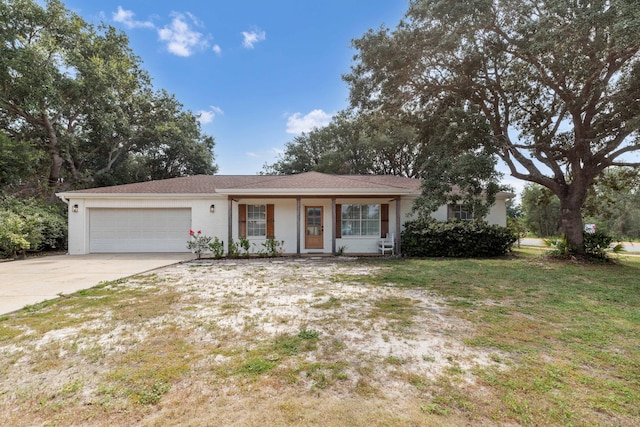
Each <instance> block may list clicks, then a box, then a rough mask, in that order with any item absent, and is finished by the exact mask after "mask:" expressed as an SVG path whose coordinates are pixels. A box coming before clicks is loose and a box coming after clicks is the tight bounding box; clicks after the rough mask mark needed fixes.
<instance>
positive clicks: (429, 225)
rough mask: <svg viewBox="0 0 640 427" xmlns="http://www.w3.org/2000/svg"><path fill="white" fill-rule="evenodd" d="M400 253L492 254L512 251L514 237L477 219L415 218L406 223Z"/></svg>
mask: <svg viewBox="0 0 640 427" xmlns="http://www.w3.org/2000/svg"><path fill="white" fill-rule="evenodd" d="M401 237H402V238H401V245H402V252H403V253H404V254H405V255H407V256H413V257H457V258H460V257H492V256H500V255H504V254H505V253H507V252H508V251H509V250H511V247H512V246H513V244H514V242H515V241H516V240H517V236H516V235H515V234H514V233H513V232H512V231H511V230H509V229H508V228H506V227H500V226H498V225H488V224H486V223H484V222H479V221H446V222H437V221H435V220H431V219H428V220H415V221H409V222H407V223H405V228H404V230H403V231H402V236H401Z"/></svg>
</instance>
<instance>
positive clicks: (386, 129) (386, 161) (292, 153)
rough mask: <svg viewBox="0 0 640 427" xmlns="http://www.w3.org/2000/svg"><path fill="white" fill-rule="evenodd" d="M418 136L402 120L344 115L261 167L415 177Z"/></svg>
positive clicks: (285, 171) (275, 171) (292, 143)
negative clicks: (270, 163)
mask: <svg viewBox="0 0 640 427" xmlns="http://www.w3.org/2000/svg"><path fill="white" fill-rule="evenodd" d="M418 136H419V135H418V132H417V131H416V129H415V127H413V126H409V125H407V124H406V123H403V122H400V121H393V120H390V119H389V118H386V117H375V116H371V117H365V116H363V115H358V114H356V113H354V112H353V111H342V112H340V113H339V114H337V115H336V116H335V117H334V118H333V119H332V121H331V123H329V125H327V126H325V127H323V128H319V129H318V128H317V129H314V130H312V131H310V132H308V133H303V134H302V135H300V136H297V137H295V138H294V139H293V141H290V142H288V143H287V144H286V146H285V151H284V153H283V154H282V156H281V158H280V160H278V161H277V162H276V163H274V164H272V165H265V168H264V169H265V173H268V174H281V175H288V174H294V173H301V172H308V171H312V170H313V171H317V172H324V173H335V174H364V175H366V174H389V175H400V176H407V177H415V176H417V174H418V171H419V167H420V165H421V163H422V162H423V160H424V159H423V152H422V151H423V150H422V146H421V144H420V141H419V137H418Z"/></svg>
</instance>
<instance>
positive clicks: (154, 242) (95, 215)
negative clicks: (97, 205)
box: [89, 209, 191, 253]
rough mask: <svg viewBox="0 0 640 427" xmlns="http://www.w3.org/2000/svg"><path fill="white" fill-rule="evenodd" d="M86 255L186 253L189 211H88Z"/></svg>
mask: <svg viewBox="0 0 640 427" xmlns="http://www.w3.org/2000/svg"><path fill="white" fill-rule="evenodd" d="M89 212H90V213H89V251H90V252H92V253H105V252H107V253H113V252H188V250H187V240H189V229H190V228H191V209H90V210H89Z"/></svg>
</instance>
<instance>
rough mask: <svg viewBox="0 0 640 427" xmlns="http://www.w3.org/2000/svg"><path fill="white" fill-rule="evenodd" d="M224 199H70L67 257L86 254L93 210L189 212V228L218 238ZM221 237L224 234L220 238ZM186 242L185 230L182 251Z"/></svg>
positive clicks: (223, 220)
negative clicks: (188, 209)
mask: <svg viewBox="0 0 640 427" xmlns="http://www.w3.org/2000/svg"><path fill="white" fill-rule="evenodd" d="M212 204H215V212H214V213H211V212H210V206H211V205H212ZM74 205H78V212H73V206H74ZM225 206H226V199H222V198H214V197H209V198H202V199H188V198H184V199H180V198H176V199H164V198H163V199H160V198H122V199H107V198H95V199H94V198H91V199H74V198H71V199H69V206H68V218H69V242H68V252H69V254H70V255H80V254H87V253H89V229H90V226H91V224H90V223H89V219H90V212H89V210H90V209H92V208H139V209H145V208H148V209H153V208H155V209H161V208H190V209H191V228H192V229H193V230H202V233H203V234H206V235H208V236H213V235H219V234H221V230H226V224H227V221H226V209H225ZM223 235H224V234H223ZM188 240H189V230H185V238H184V242H185V251H186V245H187V241H188Z"/></svg>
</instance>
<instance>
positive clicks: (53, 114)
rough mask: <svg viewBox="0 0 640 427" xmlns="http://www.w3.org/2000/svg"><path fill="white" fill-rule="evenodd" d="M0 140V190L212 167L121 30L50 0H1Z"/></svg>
mask: <svg viewBox="0 0 640 427" xmlns="http://www.w3.org/2000/svg"><path fill="white" fill-rule="evenodd" d="M0 143H1V146H0V147H1V148H0V184H1V185H2V186H3V188H5V189H11V188H12V189H14V190H17V189H25V188H30V189H35V190H41V191H43V192H45V193H46V192H48V193H49V194H51V193H52V192H54V191H58V190H61V189H65V190H66V189H77V188H86V187H95V186H104V185H112V184H124V183H129V182H136V181H146V180H152V179H163V178H171V177H177V176H183V175H190V174H199V173H204V174H211V173H214V172H215V171H216V169H217V167H216V165H215V164H214V157H213V148H214V140H213V138H212V137H210V136H207V135H205V134H203V133H202V131H201V129H200V124H199V122H198V117H196V116H195V115H194V114H193V113H192V112H190V111H188V110H185V109H184V108H183V106H182V104H180V102H179V101H178V100H177V99H176V98H175V96H174V95H173V94H170V93H168V92H166V91H164V90H155V89H154V88H153V86H152V84H151V79H150V77H149V75H148V73H147V72H146V71H145V70H144V69H143V68H142V63H141V60H140V58H139V57H137V56H136V55H135V54H134V52H132V50H131V48H130V47H129V41H128V38H127V37H126V35H125V34H124V33H122V32H119V31H118V30H116V29H115V28H113V27H110V26H107V25H99V26H98V27H96V26H94V25H92V24H89V23H87V22H85V21H84V20H83V19H82V18H81V17H80V16H78V15H77V14H75V13H73V12H70V11H69V10H67V9H66V8H65V7H64V5H63V3H62V2H61V1H59V0H48V1H47V2H46V4H45V6H41V5H40V4H39V3H38V2H36V1H35V0H3V1H2V2H0ZM36 192H37V191H36Z"/></svg>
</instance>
